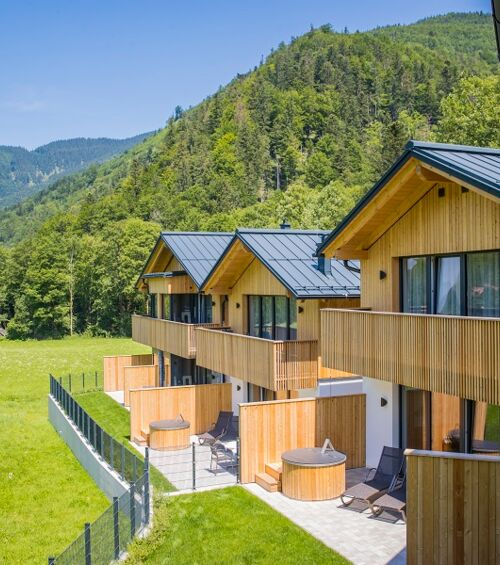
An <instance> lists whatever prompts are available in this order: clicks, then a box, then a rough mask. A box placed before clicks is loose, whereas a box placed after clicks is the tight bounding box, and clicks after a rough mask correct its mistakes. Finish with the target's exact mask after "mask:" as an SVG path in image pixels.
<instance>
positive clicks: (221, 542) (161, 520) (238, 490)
mask: <svg viewBox="0 0 500 565" xmlns="http://www.w3.org/2000/svg"><path fill="white" fill-rule="evenodd" d="M139 563H141V564H142V563H144V564H146V563H152V564H153V563H154V564H163V563H175V565H183V564H186V565H196V564H200V565H204V564H208V563H213V564H223V563H231V565H236V564H252V565H253V564H255V563H261V564H267V563H269V564H275V563H279V564H280V565H284V564H294V565H295V564H299V563H300V564H301V565H307V564H318V563H332V564H337V563H338V564H341V563H349V561H347V560H346V559H345V558H344V557H342V556H341V555H339V554H338V553H335V552H334V551H332V550H331V549H329V548H328V547H326V545H323V544H322V543H321V542H320V541H318V540H317V539H315V538H314V537H313V536H311V535H309V534H308V533H307V532H305V531H304V530H302V529H301V528H299V527H298V526H296V525H295V524H293V523H292V522H290V520H288V519H287V518H285V517H284V516H282V515H281V514H279V513H278V512H276V511H275V510H273V509H272V508H271V507H269V506H268V505H267V504H265V503H264V502H262V501H261V500H259V499H258V498H256V497H255V496H253V495H252V494H250V493H249V492H248V491H246V490H245V489H244V488H242V487H229V488H225V489H221V490H212V491H206V492H201V493H194V494H186V495H180V496H172V497H166V498H163V499H161V500H157V501H156V503H155V515H154V528H153V531H152V533H151V535H150V536H149V537H148V538H146V539H142V540H136V541H134V542H133V543H132V545H131V547H130V552H129V557H128V559H127V561H126V565H136V564H139Z"/></svg>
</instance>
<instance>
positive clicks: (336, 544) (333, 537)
mask: <svg viewBox="0 0 500 565" xmlns="http://www.w3.org/2000/svg"><path fill="white" fill-rule="evenodd" d="M364 477H365V469H351V470H349V471H347V474H346V479H347V486H350V485H352V484H355V483H357V482H359V481H360V480H363V479H364ZM245 488H246V489H247V490H249V491H250V492H251V493H252V494H254V495H256V496H258V497H259V498H260V499H261V500H263V501H264V502H266V503H267V504H269V506H271V507H272V508H274V509H275V510H277V511H278V512H280V513H281V514H283V515H284V516H286V517H287V518H289V519H290V520H291V521H292V522H295V524H297V525H298V526H300V527H301V528H303V529H304V530H306V531H307V532H309V533H310V534H311V535H313V536H314V537H315V538H317V539H319V540H320V541H322V542H323V543H324V544H325V545H327V546H328V547H331V548H332V549H334V550H335V551H337V552H338V553H340V554H342V555H343V556H344V557H346V558H347V559H349V560H350V561H352V562H353V563H355V564H356V565H383V564H384V565H385V564H387V563H390V564H391V565H403V564H404V563H406V525H405V524H404V522H403V521H402V520H398V519H397V517H396V516H393V515H391V514H388V513H384V514H382V516H381V517H380V518H376V517H373V516H372V513H371V511H370V510H369V509H368V508H367V506H365V505H362V504H361V503H360V504H358V505H357V506H356V502H353V503H352V504H351V505H350V506H349V507H348V508H345V507H342V502H341V500H340V498H337V499H335V500H325V501H322V502H305V501H299V500H292V499H291V498H288V497H286V496H284V495H283V494H281V493H280V492H267V491H266V490H264V489H263V488H261V487H260V486H258V485H257V484H255V483H251V484H247V485H245Z"/></svg>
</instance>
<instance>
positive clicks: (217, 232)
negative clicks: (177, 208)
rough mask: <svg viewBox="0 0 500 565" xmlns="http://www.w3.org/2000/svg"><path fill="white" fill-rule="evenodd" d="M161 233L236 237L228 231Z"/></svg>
mask: <svg viewBox="0 0 500 565" xmlns="http://www.w3.org/2000/svg"><path fill="white" fill-rule="evenodd" d="M160 233H161V235H203V236H210V235H229V236H232V235H234V233H233V232H226V231H162V232H160Z"/></svg>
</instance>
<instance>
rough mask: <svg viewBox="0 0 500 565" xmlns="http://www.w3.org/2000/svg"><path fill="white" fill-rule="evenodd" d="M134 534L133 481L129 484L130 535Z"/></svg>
mask: <svg viewBox="0 0 500 565" xmlns="http://www.w3.org/2000/svg"><path fill="white" fill-rule="evenodd" d="M134 536H135V483H132V484H131V485H130V537H131V538H133V537H134Z"/></svg>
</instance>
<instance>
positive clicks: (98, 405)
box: [75, 392, 176, 492]
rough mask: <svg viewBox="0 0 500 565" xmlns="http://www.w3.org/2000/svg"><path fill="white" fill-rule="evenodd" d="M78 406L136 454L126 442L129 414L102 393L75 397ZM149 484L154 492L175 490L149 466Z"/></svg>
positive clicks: (128, 435) (127, 438)
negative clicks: (150, 483)
mask: <svg viewBox="0 0 500 565" xmlns="http://www.w3.org/2000/svg"><path fill="white" fill-rule="evenodd" d="M75 398H76V399H77V401H78V403H79V404H80V406H82V407H83V408H84V409H85V410H86V411H87V412H88V413H89V414H90V416H91V417H92V418H94V420H95V421H96V422H97V423H98V424H99V425H100V426H101V427H102V428H103V430H104V431H106V432H108V434H109V435H111V436H113V437H114V438H115V439H116V440H117V441H120V442H122V443H124V444H125V445H126V446H127V447H128V449H130V450H131V451H133V452H135V453H137V455H139V456H140V457H141V459H143V458H142V456H141V455H140V453H139V452H137V451H136V450H135V449H134V448H133V447H132V446H131V445H130V444H129V442H128V440H129V438H130V413H129V411H128V410H126V409H125V408H123V406H120V405H119V404H118V403H117V402H115V401H114V400H113V399H112V398H110V397H109V396H108V395H107V394H105V393H104V392H85V393H81V394H77V395H76V396H75ZM151 482H152V484H153V487H154V489H155V490H156V491H163V492H169V491H172V490H176V489H175V487H174V486H173V485H171V484H170V483H169V482H168V481H167V479H166V478H165V477H164V476H163V475H162V474H161V473H160V472H159V471H158V470H157V469H155V468H154V467H152V466H151Z"/></svg>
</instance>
